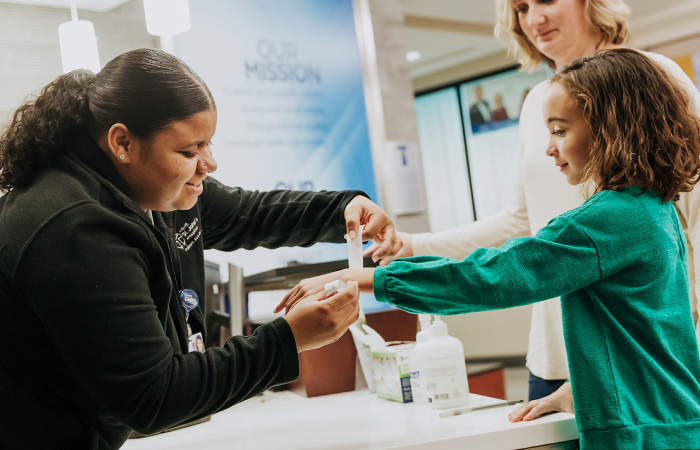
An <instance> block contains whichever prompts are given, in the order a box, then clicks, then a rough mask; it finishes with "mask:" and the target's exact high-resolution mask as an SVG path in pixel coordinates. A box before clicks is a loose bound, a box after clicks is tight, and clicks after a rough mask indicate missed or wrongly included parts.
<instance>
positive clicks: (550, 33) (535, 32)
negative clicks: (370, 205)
mask: <svg viewBox="0 0 700 450" xmlns="http://www.w3.org/2000/svg"><path fill="white" fill-rule="evenodd" d="M628 15H629V7H628V6H627V5H626V4H625V2H624V1H623V0H496V30H495V34H496V36H498V37H499V38H501V39H503V40H505V41H506V42H507V43H508V44H509V47H510V51H511V52H512V53H515V54H516V55H517V56H518V57H519V61H520V63H521V64H522V68H523V69H524V70H532V69H534V68H535V67H537V66H538V65H539V64H541V63H543V62H544V63H546V64H547V65H548V66H549V67H550V68H551V69H553V70H557V69H559V68H562V67H564V66H565V65H567V64H568V63H570V62H571V61H573V60H574V59H576V58H578V57H581V56H586V55H588V54H590V53H593V52H595V51H597V50H601V49H607V48H615V47H620V46H622V45H623V44H624V43H625V42H626V41H627V39H628V35H629V28H628V23H627V17H628ZM646 54H647V56H649V57H651V58H652V59H654V60H655V61H657V62H658V63H660V64H661V65H662V66H664V67H666V68H667V70H668V71H669V72H670V73H671V74H672V75H673V76H674V77H675V78H676V79H677V80H678V82H679V83H681V84H683V85H684V86H686V88H687V89H688V91H689V92H691V98H692V99H693V102H694V105H692V107H693V108H695V109H696V110H698V115H700V109H698V107H699V106H700V94H698V91H697V89H696V88H695V86H694V85H693V83H692V82H691V81H690V79H689V78H688V76H687V75H685V73H684V72H683V71H682V70H681V69H680V67H679V66H678V65H677V64H675V63H674V62H673V61H671V60H670V59H668V58H666V57H664V56H661V55H658V54H653V53H646ZM547 85H548V81H543V82H542V83H540V84H538V85H537V86H535V87H534V88H533V89H532V90H531V91H530V93H529V94H528V95H527V97H526V99H525V101H524V104H523V108H522V112H521V115H520V131H519V133H520V136H519V141H520V143H519V145H520V162H519V166H518V176H517V178H516V180H515V199H514V200H513V202H512V203H511V204H510V205H509V206H508V207H506V208H505V209H503V210H502V211H500V212H499V213H496V214H494V215H492V216H490V217H487V218H485V219H483V220H479V221H477V222H474V223H470V224H467V225H465V226H462V227H459V228H454V229H451V230H447V231H443V232H440V233H422V234H408V233H401V237H402V239H403V241H404V247H403V249H402V250H401V251H400V252H399V254H398V255H396V257H397V258H398V257H405V256H415V255H435V256H446V257H450V258H455V259H463V258H464V257H465V256H466V255H468V254H469V253H471V252H472V251H473V250H475V249H477V248H481V247H496V246H499V245H501V244H502V243H503V242H505V241H506V240H507V239H509V238H512V237H516V236H527V235H534V234H535V233H536V232H537V231H538V230H539V229H540V228H542V227H544V226H545V225H546V224H547V222H549V220H551V219H552V218H554V217H555V216H558V215H559V214H561V213H563V212H565V211H568V210H570V209H573V208H576V207H578V206H579V205H581V204H582V203H583V200H584V195H585V194H584V193H583V192H582V190H581V188H580V187H577V186H571V185H569V184H567V183H566V180H565V179H564V177H562V176H561V174H559V173H558V171H557V170H556V167H555V166H554V165H553V164H552V161H551V160H550V159H549V158H548V157H547V156H546V155H545V152H544V149H545V147H546V144H547V141H548V139H549V133H548V131H547V128H546V126H545V124H544V121H543V119H542V102H543V96H544V92H545V90H546V88H547ZM676 210H677V212H678V215H679V217H680V220H681V223H682V224H683V227H684V231H685V234H686V239H687V241H688V258H689V261H688V267H689V271H690V273H689V279H690V287H691V293H690V298H691V303H692V305H691V309H692V311H693V318H694V320H695V321H696V324H698V323H699V322H698V320H697V319H698V317H697V298H699V297H700V295H697V293H696V290H697V289H696V283H695V280H696V279H700V274H698V272H697V271H698V270H700V261H697V258H700V251H698V252H694V251H693V250H694V249H698V248H700V225H699V224H698V222H699V221H700V190H698V189H696V190H695V191H693V192H691V193H688V194H682V195H681V200H680V201H678V202H677V203H676ZM630 226H634V218H633V217H631V218H630ZM369 251H371V250H368V252H369ZM388 262H389V260H383V261H382V262H381V263H382V264H386V263H388ZM696 269H697V270H696ZM697 328H698V327H697V326H696V329H697ZM698 338H699V340H700V334H699V335H698ZM526 364H527V367H528V369H529V370H530V400H535V399H538V398H541V397H545V396H547V395H549V394H550V393H552V392H554V391H555V390H556V389H558V388H559V387H560V386H562V384H563V383H564V382H565V381H566V380H567V379H568V378H569V368H568V364H567V359H566V351H565V348H564V337H563V331H562V319H561V306H560V303H559V299H558V298H554V299H551V300H548V301H546V302H540V303H537V304H535V305H533V311H532V319H531V327H530V339H529V344H528V353H527V363H526ZM566 389H567V386H564V387H563V390H564V391H566ZM568 392H569V394H568V398H569V402H568V403H567V402H564V406H561V405H560V403H557V405H558V406H556V405H555V407H554V408H553V409H568V407H567V406H566V405H568V404H570V391H568ZM550 409H552V408H550ZM571 412H573V410H571ZM523 415H524V414H523ZM530 418H533V417H532V415H531V416H529V417H528V419H530Z"/></svg>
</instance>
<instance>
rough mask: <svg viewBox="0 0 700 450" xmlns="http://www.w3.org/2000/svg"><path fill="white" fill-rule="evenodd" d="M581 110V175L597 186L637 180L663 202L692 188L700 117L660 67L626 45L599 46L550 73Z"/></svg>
mask: <svg viewBox="0 0 700 450" xmlns="http://www.w3.org/2000/svg"><path fill="white" fill-rule="evenodd" d="M551 82H552V83H559V84H560V85H561V86H562V87H563V88H564V90H565V91H566V92H567V93H568V94H569V95H571V97H572V98H573V99H574V101H575V102H576V104H577V106H578V108H579V109H580V110H581V111H582V112H583V115H584V117H585V118H586V120H587V121H588V123H589V125H590V126H591V130H592V137H593V139H592V147H591V151H590V156H589V160H588V162H587V164H586V167H585V168H584V177H583V180H595V181H596V184H597V186H596V190H595V191H596V192H599V191H603V190H615V191H619V190H622V189H624V188H626V187H631V186H638V187H641V188H642V189H643V190H644V191H646V190H653V191H656V192H657V193H659V194H660V195H661V198H662V199H663V201H669V200H677V199H678V194H679V193H680V192H687V191H690V190H692V189H693V186H694V185H695V184H696V183H697V182H698V173H699V172H700V118H698V116H697V115H696V114H697V112H696V111H697V109H696V108H697V107H698V106H700V105H695V104H694V103H693V101H692V100H691V98H690V96H689V94H688V92H687V91H686V90H685V88H684V87H683V86H681V85H680V83H679V82H678V81H677V80H676V79H675V77H673V76H672V75H670V74H669V73H668V72H667V71H666V70H665V69H664V68H663V67H662V66H660V65H659V64H658V63H656V62H655V61H653V60H651V59H649V58H648V57H647V56H645V55H643V54H642V53H640V52H638V51H635V50H631V49H614V50H604V51H600V52H597V53H594V54H592V55H589V56H586V57H583V58H579V59H577V60H575V61H573V62H572V63H571V64H570V65H569V66H567V67H566V68H564V69H563V70H562V71H561V72H559V73H557V74H555V75H554V76H553V77H552V80H551Z"/></svg>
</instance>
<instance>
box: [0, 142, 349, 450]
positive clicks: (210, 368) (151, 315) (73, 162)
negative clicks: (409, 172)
mask: <svg viewBox="0 0 700 450" xmlns="http://www.w3.org/2000/svg"><path fill="white" fill-rule="evenodd" d="M358 194H360V195H361V194H362V193H361V192H358V191H354V192H340V193H332V192H320V193H309V192H294V191H272V192H251V191H245V190H242V189H238V188H236V189H234V188H228V187H225V186H223V185H221V184H220V183H218V182H217V181H215V180H213V179H212V178H208V179H207V180H206V181H205V183H204V192H203V194H202V195H201V196H200V198H199V200H198V202H197V204H196V205H195V206H194V207H193V208H192V209H190V210H188V211H176V212H171V213H157V212H154V213H153V219H154V223H151V220H150V218H149V217H148V216H147V215H146V214H145V213H144V212H143V211H142V210H140V209H139V207H138V206H137V205H136V204H135V203H134V202H133V201H132V200H131V199H130V198H129V193H128V189H127V188H126V186H125V185H124V182H123V180H122V179H121V178H120V176H119V175H118V173H117V171H116V169H115V168H114V167H113V166H112V165H111V163H110V162H109V160H108V159H107V157H106V155H104V153H103V152H102V151H101V150H100V149H99V148H98V147H97V146H96V144H95V143H94V142H93V141H92V140H90V139H89V138H86V137H82V138H79V139H77V140H76V142H75V143H74V144H73V145H71V146H69V149H67V151H66V155H65V156H62V157H60V158H59V160H58V161H57V162H56V164H55V165H54V166H53V167H52V168H49V169H46V170H44V171H42V172H41V173H40V174H39V176H38V177H37V178H36V179H35V180H34V181H33V182H32V184H31V185H30V186H29V187H27V188H22V189H16V190H14V191H13V192H11V193H9V194H7V195H5V196H3V197H2V198H0V230H2V232H1V233H0V342H2V343H3V350H2V351H1V352H0V447H1V448H3V449H33V450H39V449H115V448H119V447H120V446H121V445H122V444H123V443H124V441H125V440H126V439H127V436H128V434H129V432H130V430H132V429H134V430H137V431H139V432H141V433H146V434H147V433H153V432H157V431H160V430H163V429H166V428H169V427H172V426H174V425H177V424H181V423H183V422H187V421H190V420H194V419H197V418H201V417H204V416H206V415H208V414H211V413H214V412H216V411H219V410H221V409H224V408H227V407H229V406H231V405H233V404H235V403H237V402H240V401H242V400H245V399H247V398H249V397H251V396H253V395H256V394H258V393H260V392H261V391H263V390H265V389H267V388H269V387H270V386H273V385H276V384H280V383H285V382H289V381H291V380H293V379H295V378H297V377H298V373H299V365H298V364H299V363H298V358H297V353H296V343H295V341H294V336H293V335H292V332H291V329H290V328H289V325H288V324H287V322H286V321H285V320H284V319H282V318H279V319H277V320H275V321H274V322H272V323H270V324H267V325H265V326H262V327H260V328H258V330H257V331H256V333H255V334H254V335H253V336H250V337H233V338H231V339H229V340H228V341H227V342H226V344H225V345H224V346H223V347H222V348H209V349H207V351H206V353H203V354H202V353H196V352H195V353H187V331H186V323H185V314H184V309H183V307H182V306H181V303H180V298H179V295H178V292H179V290H180V289H183V288H187V289H193V290H194V291H195V292H197V293H199V294H200V301H203V300H204V299H203V297H204V296H203V293H204V264H203V262H204V256H203V250H204V249H205V248H206V249H209V248H215V249H219V250H224V251H231V250H235V249H238V248H246V249H252V248H255V247H259V246H263V247H267V248H275V247H280V246H308V245H311V244H313V243H315V242H319V241H326V242H342V239H343V235H344V234H345V225H344V218H343V212H344V209H345V206H346V205H347V204H348V202H349V201H350V200H351V199H352V198H353V197H354V196H356V195H358ZM203 309H204V306H203V305H200V307H199V308H197V309H196V310H194V311H193V312H192V313H191V314H190V318H189V322H190V324H191V326H192V328H193V332H195V333H196V332H198V331H202V332H204V328H205V327H204V323H203V322H204V321H203V317H202V310H203Z"/></svg>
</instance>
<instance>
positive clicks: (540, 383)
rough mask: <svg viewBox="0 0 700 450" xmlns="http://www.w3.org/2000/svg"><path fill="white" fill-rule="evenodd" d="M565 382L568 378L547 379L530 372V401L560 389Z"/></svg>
mask: <svg viewBox="0 0 700 450" xmlns="http://www.w3.org/2000/svg"><path fill="white" fill-rule="evenodd" d="M564 383H566V380H545V379H544V378H540V377H538V376H536V375H533V374H532V372H530V379H529V380H528V388H529V389H528V397H529V399H528V401H531V400H537V399H538V398H542V397H546V396H548V395H549V394H551V393H553V392H554V391H556V390H557V389H559V388H560V387H561V385H562V384H564Z"/></svg>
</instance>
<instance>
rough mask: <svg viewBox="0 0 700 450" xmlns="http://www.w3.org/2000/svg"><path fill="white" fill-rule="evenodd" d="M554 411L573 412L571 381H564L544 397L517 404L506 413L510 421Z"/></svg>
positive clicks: (530, 418)
mask: <svg viewBox="0 0 700 450" xmlns="http://www.w3.org/2000/svg"><path fill="white" fill-rule="evenodd" d="M556 411H561V412H567V413H571V414H573V413H574V398H573V396H572V395H571V383H564V384H563V385H562V386H561V387H560V388H559V389H557V390H556V391H554V392H553V393H551V394H549V395H548V396H546V397H542V398H540V399H537V400H533V401H531V402H528V403H526V404H525V405H521V406H518V407H517V408H515V409H514V410H513V411H512V412H511V413H510V414H508V419H509V420H510V421H511V422H520V421H521V420H523V421H528V420H532V419H536V418H538V417H540V416H542V415H544V414H547V413H551V412H556Z"/></svg>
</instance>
